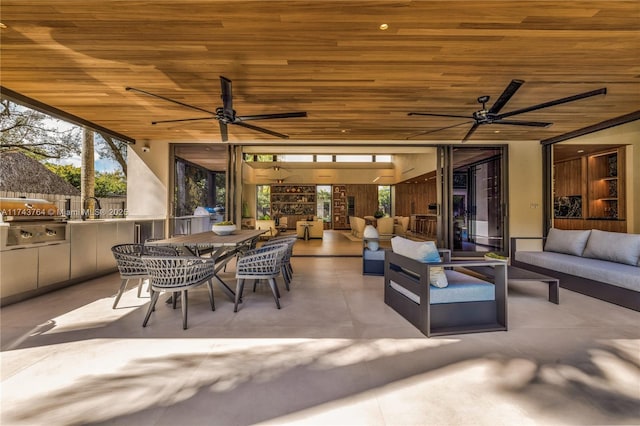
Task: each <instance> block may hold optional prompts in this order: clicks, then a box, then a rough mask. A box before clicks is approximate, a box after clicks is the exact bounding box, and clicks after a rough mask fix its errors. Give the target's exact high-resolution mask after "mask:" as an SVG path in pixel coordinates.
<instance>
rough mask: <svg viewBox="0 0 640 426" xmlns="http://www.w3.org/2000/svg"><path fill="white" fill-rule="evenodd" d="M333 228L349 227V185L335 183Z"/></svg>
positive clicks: (333, 192)
mask: <svg viewBox="0 0 640 426" xmlns="http://www.w3.org/2000/svg"><path fill="white" fill-rule="evenodd" d="M332 199H333V215H332V217H333V229H348V228H349V223H348V221H347V187H346V186H344V185H333V191H332Z"/></svg>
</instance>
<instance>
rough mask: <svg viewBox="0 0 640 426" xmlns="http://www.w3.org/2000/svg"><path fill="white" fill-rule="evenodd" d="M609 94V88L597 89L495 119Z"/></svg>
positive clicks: (518, 110)
mask: <svg viewBox="0 0 640 426" xmlns="http://www.w3.org/2000/svg"><path fill="white" fill-rule="evenodd" d="M606 94H607V88H606V87H603V88H601V89H596V90H592V91H590V92H585V93H580V94H577V95H573V96H567V97H566V98H561V99H556V100H555V101H549V102H545V103H542V104H538V105H533V106H530V107H527V108H522V109H517V110H515V111H510V112H506V113H504V114H498V115H497V116H496V117H495V118H496V119H497V120H500V119H503V118H506V117H511V116H512V115H516V114H523V113H525V112H529V111H535V110H538V109H542V108H548V107H552V106H555V105H560V104H566V103H567V102H573V101H577V100H580V99H584V98H589V97H591V96H597V95H606Z"/></svg>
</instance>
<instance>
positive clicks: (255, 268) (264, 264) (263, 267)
mask: <svg viewBox="0 0 640 426" xmlns="http://www.w3.org/2000/svg"><path fill="white" fill-rule="evenodd" d="M288 247H289V246H288V244H286V243H284V244H272V245H268V246H266V247H260V248H257V249H253V250H249V251H247V252H246V253H245V254H243V255H242V256H240V257H239V258H238V261H237V263H236V280H237V284H236V300H235V305H234V307H233V312H238V303H239V302H240V299H241V298H242V292H243V290H244V282H245V280H247V279H249V280H251V279H253V280H258V281H259V280H267V281H268V282H269V286H270V287H271V292H272V293H273V298H274V299H275V301H276V306H277V307H278V309H280V300H279V299H280V292H279V291H278V284H277V283H276V277H277V276H278V275H280V271H281V267H282V258H283V256H284V255H285V253H286V251H287V249H288Z"/></svg>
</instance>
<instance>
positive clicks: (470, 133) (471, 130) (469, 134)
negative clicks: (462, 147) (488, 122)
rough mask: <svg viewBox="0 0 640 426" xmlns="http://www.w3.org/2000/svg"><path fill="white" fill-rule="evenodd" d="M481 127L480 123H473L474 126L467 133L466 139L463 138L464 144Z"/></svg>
mask: <svg viewBox="0 0 640 426" xmlns="http://www.w3.org/2000/svg"><path fill="white" fill-rule="evenodd" d="M479 126H480V125H479V124H478V123H473V126H471V128H470V129H469V131H468V132H467V134H466V135H464V138H462V142H466V141H467V140H468V139H469V138H470V137H471V135H472V134H473V132H475V131H476V129H477V128H478V127H479Z"/></svg>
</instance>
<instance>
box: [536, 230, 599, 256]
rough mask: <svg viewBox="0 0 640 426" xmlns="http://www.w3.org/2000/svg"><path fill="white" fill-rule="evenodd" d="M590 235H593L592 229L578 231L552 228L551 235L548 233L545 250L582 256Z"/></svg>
mask: <svg viewBox="0 0 640 426" xmlns="http://www.w3.org/2000/svg"><path fill="white" fill-rule="evenodd" d="M589 235H591V231H590V230H586V231H576V230H566V229H556V228H551V229H549V235H547V241H546V243H545V245H544V251H554V252H556V253H566V254H572V255H574V256H582V252H583V251H584V248H585V246H586V245H587V240H588V239H589Z"/></svg>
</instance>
